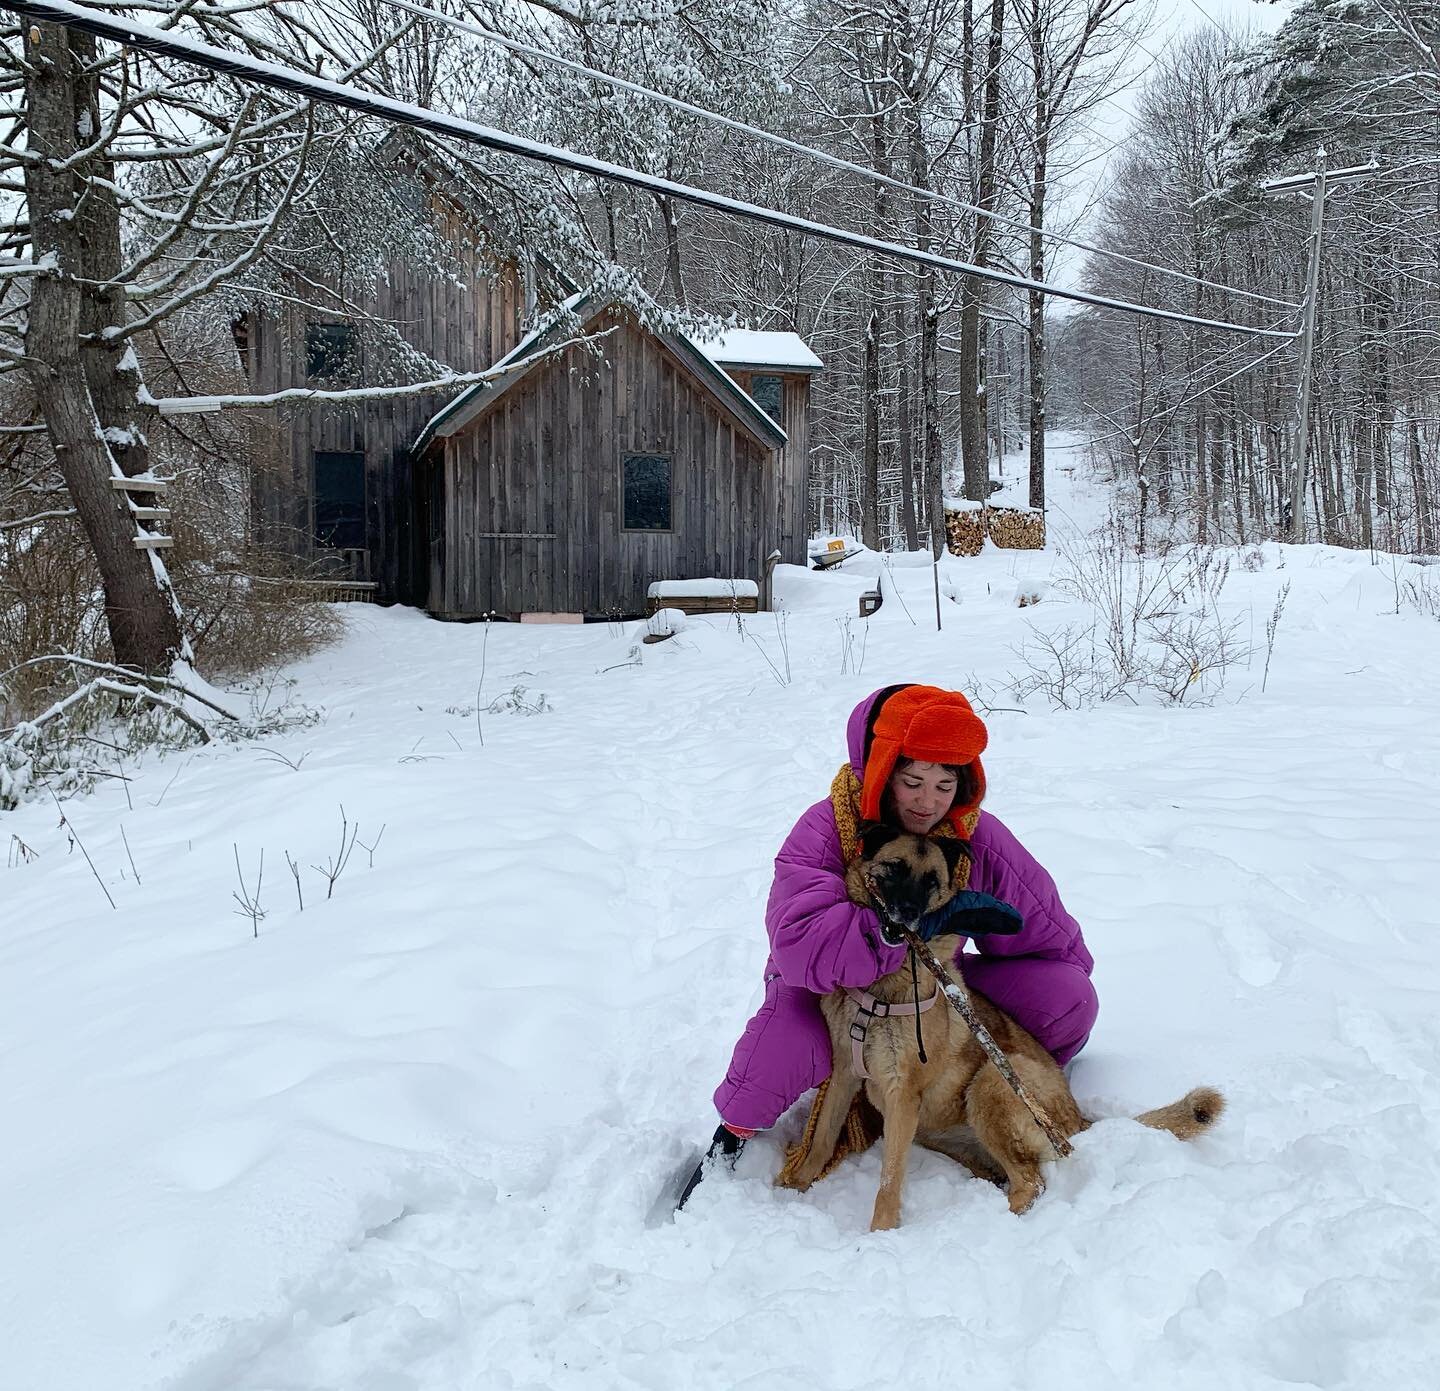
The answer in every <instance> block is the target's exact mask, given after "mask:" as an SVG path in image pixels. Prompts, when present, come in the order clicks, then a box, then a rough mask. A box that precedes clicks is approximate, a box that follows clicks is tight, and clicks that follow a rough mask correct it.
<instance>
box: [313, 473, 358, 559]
mask: <svg viewBox="0 0 1440 1391" xmlns="http://www.w3.org/2000/svg"><path fill="white" fill-rule="evenodd" d="M315 539H316V540H317V541H318V542H319V543H320V544H321V545H322V546H333V547H334V548H335V549H336V550H352V549H361V548H363V547H364V545H365V456H364V455H363V454H355V453H345V454H342V453H329V452H326V451H324V450H319V449H317V450H316V451H315Z"/></svg>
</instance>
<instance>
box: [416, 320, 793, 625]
mask: <svg viewBox="0 0 1440 1391" xmlns="http://www.w3.org/2000/svg"><path fill="white" fill-rule="evenodd" d="M598 327H599V328H600V329H602V330H603V329H614V331H613V332H612V333H610V335H609V336H608V337H606V338H605V339H604V340H603V347H602V351H603V353H604V357H603V359H599V360H597V359H596V358H595V357H594V356H592V355H590V354H587V353H585V352H584V351H582V350H580V349H577V348H571V349H569V350H568V351H566V352H565V353H564V354H560V355H557V356H556V357H555V358H552V359H550V360H549V361H548V362H545V363H542V364H539V365H537V366H536V367H535V368H533V369H532V370H531V372H530V373H529V375H528V376H527V377H526V378H524V379H522V380H521V381H519V382H518V383H516V384H515V385H514V386H512V387H511V388H510V389H509V390H508V391H506V392H504V393H503V394H500V395H498V396H497V398H496V401H495V404H494V405H493V406H492V407H491V408H489V409H488V410H483V411H482V412H481V413H480V414H479V415H477V416H476V417H475V419H473V420H471V421H470V422H469V423H467V424H466V425H465V426H464V427H462V428H461V429H460V430H459V431H457V433H455V434H454V435H452V436H450V437H448V438H447V439H446V440H444V442H443V448H444V463H443V469H442V473H443V484H442V486H441V488H440V489H439V491H441V492H443V498H444V501H443V519H441V520H440V526H439V530H440V533H441V534H440V536H439V537H438V538H437V540H438V547H439V549H440V551H441V553H442V554H443V565H442V566H441V567H440V568H441V569H442V570H443V579H442V582H441V584H440V585H439V586H438V588H437V589H436V590H434V591H432V595H431V602H430V608H431V609H432V611H434V612H435V613H438V614H440V615H442V616H444V617H454V618H459V617H475V616H479V615H482V614H484V613H487V612H490V611H494V612H496V613H499V614H504V615H513V614H518V613H527V612H550V613H583V614H592V615H598V614H607V613H623V614H636V613H640V612H642V611H643V609H644V604H645V592H646V589H647V588H648V586H649V584H650V582H651V581H652V580H657V579H695V578H701V577H705V576H709V575H718V576H725V577H734V578H747V579H755V578H757V577H758V575H759V572H760V564H761V561H762V559H763V557H764V556H765V555H766V554H767V553H768V552H769V551H770V550H772V549H774V548H775V547H776V546H777V545H778V544H779V541H778V532H779V524H778V520H777V519H776V517H775V512H774V511H773V509H772V508H771V507H770V506H769V505H768V504H769V502H770V500H771V499H772V498H773V496H774V493H775V486H776V485H775V479H776V476H777V475H776V467H775V462H776V457H777V455H776V452H775V451H774V450H772V449H769V448H767V447H765V446H764V445H762V444H761V443H759V442H758V441H757V440H756V439H755V438H754V437H753V436H752V435H750V434H749V433H748V432H747V431H746V430H745V429H744V428H743V427H742V425H741V423H740V422H739V420H738V419H737V418H736V417H734V416H732V415H731V414H730V413H729V411H728V410H727V409H726V408H725V406H724V405H723V403H722V402H720V401H718V400H717V398H716V396H715V395H714V393H713V391H711V390H709V389H707V387H706V386H705V385H704V384H702V382H701V381H700V380H699V379H698V378H697V377H696V376H695V375H694V374H693V373H692V371H691V370H690V368H689V367H688V366H687V365H686V364H685V363H684V362H682V361H681V359H680V358H679V357H677V356H676V355H674V354H673V353H672V352H671V351H670V350H669V349H668V348H667V347H666V346H665V344H664V343H663V342H662V341H661V340H660V339H659V338H657V337H655V336H654V335H652V334H650V333H649V332H648V331H646V330H644V329H642V328H640V327H639V326H638V325H637V324H635V323H634V322H633V321H631V320H630V319H628V318H627V317H625V316H623V315H606V316H604V317H603V318H602V320H601V321H600V323H599V324H598ZM632 453H633V454H668V455H670V456H671V460H672V464H671V521H672V529H671V530H670V531H667V532H645V531H625V530H624V529H623V528H622V525H621V523H622V520H623V512H622V497H621V472H622V459H623V457H624V456H625V455H626V454H632ZM487 533H492V534H487ZM493 533H508V534H507V535H494V534H493ZM516 533H523V534H519V535H517V534H516Z"/></svg>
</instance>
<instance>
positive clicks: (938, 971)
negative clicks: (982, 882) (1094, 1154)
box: [886, 918, 1071, 1159]
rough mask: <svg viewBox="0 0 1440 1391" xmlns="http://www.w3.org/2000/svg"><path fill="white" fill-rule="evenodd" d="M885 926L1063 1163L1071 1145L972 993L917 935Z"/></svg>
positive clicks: (896, 924)
mask: <svg viewBox="0 0 1440 1391" xmlns="http://www.w3.org/2000/svg"><path fill="white" fill-rule="evenodd" d="M886 926H887V927H888V928H889V929H890V931H891V932H893V933H895V934H897V935H898V936H899V937H900V939H901V941H902V942H903V943H904V944H905V945H906V946H907V947H909V948H910V952H911V956H910V969H911V971H912V972H913V971H914V969H915V958H916V957H917V956H918V957H919V958H920V960H921V961H922V962H924V963H925V969H926V970H927V971H929V972H930V974H931V975H932V976H934V977H935V981H936V986H937V988H936V992H935V993H936V995H944V996H945V999H946V1001H947V1002H948V1003H949V1005H950V1007H951V1008H952V1009H953V1010H954V1011H955V1013H956V1014H958V1015H959V1016H960V1018H961V1019H963V1020H964V1021H965V1027H966V1028H967V1029H969V1030H970V1032H971V1033H972V1034H974V1035H975V1042H976V1043H978V1044H979V1045H980V1047H981V1048H983V1049H984V1050H985V1055H986V1056H987V1057H988V1058H989V1059H990V1061H991V1062H992V1063H994V1064H995V1069H996V1071H997V1072H999V1074H1000V1075H1001V1076H1002V1077H1003V1078H1004V1079H1005V1081H1006V1083H1007V1084H1008V1086H1009V1088H1010V1090H1011V1091H1012V1092H1014V1093H1015V1095H1016V1096H1018V1097H1019V1098H1020V1100H1021V1101H1022V1102H1023V1103H1024V1105H1025V1108H1026V1110H1028V1111H1029V1112H1030V1114H1031V1115H1032V1116H1034V1117H1035V1124H1036V1125H1038V1126H1039V1127H1040V1129H1041V1130H1043V1131H1044V1132H1045V1138H1046V1139H1047V1140H1049V1141H1050V1147H1051V1148H1052V1149H1053V1150H1054V1151H1055V1153H1056V1155H1057V1156H1058V1157H1059V1158H1061V1159H1064V1158H1065V1156H1066V1155H1067V1154H1069V1153H1070V1152H1071V1145H1070V1141H1069V1140H1067V1139H1066V1138H1065V1137H1064V1136H1063V1135H1062V1134H1061V1133H1060V1132H1059V1131H1058V1130H1057V1129H1056V1128H1055V1122H1054V1121H1052V1120H1051V1119H1050V1117H1049V1116H1048V1115H1047V1114H1046V1111H1045V1108H1044V1107H1043V1106H1042V1105H1041V1104H1040V1103H1039V1102H1038V1101H1036V1100H1035V1098H1034V1097H1033V1096H1031V1095H1030V1093H1029V1092H1028V1091H1026V1090H1025V1084H1024V1083H1023V1082H1022V1081H1021V1080H1020V1078H1019V1077H1018V1076H1017V1075H1016V1073H1015V1069H1014V1068H1013V1067H1012V1066H1011V1065H1010V1059H1009V1058H1007V1057H1006V1056H1005V1054H1004V1052H1003V1051H1002V1049H1001V1047H1000V1045H999V1044H998V1043H996V1042H995V1039H994V1036H993V1035H992V1034H991V1033H990V1030H989V1029H987V1028H986V1027H985V1025H984V1024H982V1023H981V1022H980V1016H979V1015H977V1014H976V1013H975V1007H974V1005H972V1004H971V1003H970V995H969V992H968V991H967V990H966V989H965V987H964V986H963V985H960V984H959V983H958V982H957V981H955V979H954V978H953V977H952V976H951V975H950V973H949V972H948V971H947V970H946V969H945V968H944V966H942V965H941V964H940V958H939V957H938V956H936V955H935V953H934V952H933V951H931V950H930V948H929V947H928V946H927V945H926V944H925V943H924V942H923V941H921V939H920V938H919V937H917V936H916V935H915V933H913V932H912V931H911V930H910V929H909V928H908V927H902V926H901V925H900V924H899V923H896V922H890V921H889V920H888V918H887V920H886ZM916 1024H917V1025H918V1024H919V1016H918V1014H917V1016H916Z"/></svg>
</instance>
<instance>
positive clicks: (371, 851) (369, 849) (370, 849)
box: [359, 822, 389, 869]
mask: <svg viewBox="0 0 1440 1391" xmlns="http://www.w3.org/2000/svg"><path fill="white" fill-rule="evenodd" d="M388 824H389V823H388V822H382V823H381V825H380V834H379V835H377V836H376V837H375V844H374V845H366V844H365V842H364V841H363V840H362V841H360V842H359V845H360V848H361V849H362V850H363V851H364V852H365V853H366V854H367V855H368V856H369V857H370V863H369V864H368V865H367V866H366V868H367V869H374V868H375V852H376V851H377V850H378V849H379V848H380V839H381V836H383V835H384V834H385V827H386V826H387V825H388Z"/></svg>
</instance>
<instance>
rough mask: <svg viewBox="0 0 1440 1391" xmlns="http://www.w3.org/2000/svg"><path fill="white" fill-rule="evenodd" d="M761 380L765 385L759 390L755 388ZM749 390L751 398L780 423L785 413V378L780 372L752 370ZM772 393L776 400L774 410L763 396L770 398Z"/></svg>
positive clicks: (772, 418)
mask: <svg viewBox="0 0 1440 1391" xmlns="http://www.w3.org/2000/svg"><path fill="white" fill-rule="evenodd" d="M761 382H764V383H765V385H764V386H763V387H761V388H760V390H759V391H758V392H757V391H756V389H755V388H756V386H757V385H758V384H759V383H761ZM748 391H749V394H750V399H751V400H752V401H754V402H755V404H756V405H757V406H759V407H760V409H761V410H762V411H764V412H765V414H766V415H768V416H769V417H770V419H771V420H773V421H774V422H775V423H776V424H777V425H779V424H780V421H781V419H782V418H783V416H784V414H785V378H784V377H783V376H781V375H780V373H778V372H752V373H751V374H750V384H749V387H748ZM772 394H773V398H774V402H775V409H774V410H771V409H770V407H769V406H768V405H767V404H766V403H765V400H763V399H762V397H764V398H770V397H771V396H772Z"/></svg>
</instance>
